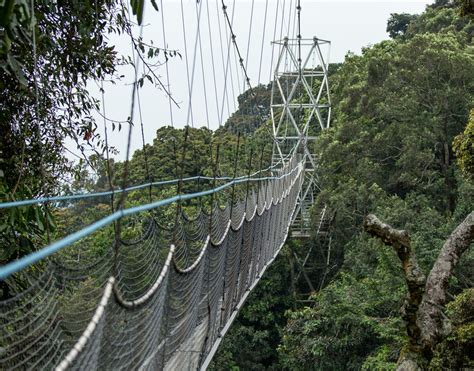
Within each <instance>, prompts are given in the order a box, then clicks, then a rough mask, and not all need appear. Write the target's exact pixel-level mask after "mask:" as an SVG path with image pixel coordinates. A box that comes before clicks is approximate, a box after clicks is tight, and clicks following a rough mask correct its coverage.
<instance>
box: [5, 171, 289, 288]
mask: <svg viewBox="0 0 474 371" xmlns="http://www.w3.org/2000/svg"><path fill="white" fill-rule="evenodd" d="M297 169H298V166H295V168H294V169H292V170H291V171H290V172H289V173H287V174H284V175H282V176H280V177H264V178H248V177H244V178H240V179H235V180H232V181H230V182H228V183H226V184H223V185H221V186H219V187H216V188H213V189H209V190H207V191H201V192H197V193H189V194H180V195H176V196H173V197H170V198H167V199H164V200H159V201H155V202H151V203H148V204H145V205H140V206H135V207H131V208H128V209H121V210H118V211H116V212H114V213H113V214H111V215H109V216H107V217H105V218H102V219H100V220H98V221H96V222H95V223H93V224H91V225H89V226H87V227H85V228H83V229H81V230H79V231H77V232H74V233H72V234H70V235H69V236H67V237H64V238H63V239H61V240H59V241H56V242H54V243H52V244H50V245H49V246H46V247H44V248H42V249H41V250H39V251H36V252H33V253H31V254H29V255H27V256H25V257H23V258H21V259H19V260H16V261H14V262H11V263H8V264H6V265H4V266H2V267H0V280H4V279H6V278H7V277H9V276H10V275H12V274H13V273H16V272H19V271H21V270H23V269H25V268H27V267H28V266H30V265H32V264H34V263H36V262H38V261H40V260H42V259H44V258H47V257H49V256H51V255H53V254H54V253H56V252H57V251H59V250H61V249H64V248H65V247H67V246H69V245H71V244H73V243H74V242H77V241H79V240H80V239H82V238H84V237H87V236H89V235H91V234H92V233H94V232H96V231H97V230H99V229H100V228H102V227H105V226H107V225H109V224H111V223H113V222H115V221H116V220H119V219H120V218H122V217H124V216H129V215H133V214H137V213H140V212H144V211H148V210H152V209H156V208H159V207H162V206H166V205H169V204H172V203H174V202H177V201H186V200H190V199H193V198H198V197H203V196H208V195H211V194H214V193H217V192H220V191H222V190H224V189H226V188H229V187H231V186H232V185H234V184H240V183H246V182H261V181H264V180H276V179H283V178H286V177H287V176H289V175H291V174H292V173H293V172H294V171H295V170H297Z"/></svg>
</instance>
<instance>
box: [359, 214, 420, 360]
mask: <svg viewBox="0 0 474 371" xmlns="http://www.w3.org/2000/svg"><path fill="white" fill-rule="evenodd" d="M364 228H365V230H366V232H367V233H369V234H370V235H372V236H374V237H378V238H380V239H381V240H382V241H383V242H384V243H385V244H386V245H389V246H392V247H393V249H394V250H395V252H396V253H397V255H398V258H399V259H400V261H401V263H402V268H403V271H404V273H405V281H406V283H407V286H408V297H407V300H406V301H405V304H404V306H403V308H402V317H403V319H404V320H405V321H406V323H407V332H408V336H409V338H410V348H411V350H412V351H414V352H415V353H418V352H419V348H420V343H421V342H420V340H421V330H420V328H419V326H418V323H417V312H418V308H419V306H420V303H421V300H422V297H423V292H424V286H425V280H426V278H425V275H424V274H423V272H422V271H421V269H420V268H419V267H418V263H417V262H416V258H415V255H414V254H413V253H412V251H411V246H410V245H411V243H410V236H409V235H408V232H407V231H405V230H400V229H395V228H393V227H391V226H390V225H388V224H385V223H383V222H382V221H381V220H379V219H378V218H377V217H376V216H375V215H373V214H369V215H368V216H367V217H366V218H365V221H364Z"/></svg>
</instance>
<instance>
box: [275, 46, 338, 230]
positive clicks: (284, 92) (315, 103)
mask: <svg viewBox="0 0 474 371" xmlns="http://www.w3.org/2000/svg"><path fill="white" fill-rule="evenodd" d="M273 44H274V45H275V46H276V47H279V49H280V53H279V56H278V60H277V64H276V67H275V72H274V78H273V84H272V95H271V120H272V126H273V136H274V139H275V140H274V144H273V157H272V163H273V165H274V166H275V168H274V169H275V170H278V169H281V167H283V166H284V165H286V164H287V163H288V161H289V160H290V157H291V155H292V154H293V153H299V154H300V155H301V156H303V157H304V158H305V159H306V161H305V164H306V166H305V181H304V184H303V187H302V188H301V192H300V194H299V196H298V204H297V208H296V211H295V213H294V215H293V220H292V236H293V237H309V235H310V230H311V225H310V208H311V205H312V204H313V203H314V198H315V195H316V193H317V191H318V181H317V163H318V159H317V156H316V154H315V149H316V148H315V145H316V143H315V141H316V139H317V137H318V135H319V133H320V132H321V131H322V130H325V129H327V128H328V127H329V123H330V120H331V98H330V95H329V82H328V60H329V51H330V41H327V40H322V39H318V38H317V37H314V38H313V39H301V38H297V39H288V38H285V39H283V40H278V41H274V42H273ZM280 165H281V166H280Z"/></svg>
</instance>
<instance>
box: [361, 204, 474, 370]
mask: <svg viewBox="0 0 474 371" xmlns="http://www.w3.org/2000/svg"><path fill="white" fill-rule="evenodd" d="M364 228H365V230H366V232H367V233H369V234H370V235H372V236H374V237H378V238H380V239H381V240H382V241H383V242H384V243H385V244H386V245H389V246H392V247H393V249H394V250H395V252H396V253H397V255H398V258H399V259H400V261H401V263H402V267H403V271H404V273H405V281H406V283H407V286H408V297H407V299H406V301H405V304H404V306H403V308H402V313H403V314H402V317H403V319H404V320H405V322H406V324H407V325H406V328H407V334H408V338H409V341H408V344H407V345H406V346H405V347H404V349H402V351H401V352H400V356H399V359H398V366H397V370H403V371H412V370H419V369H422V368H424V367H425V366H426V365H427V364H428V363H429V361H430V359H431V356H432V354H433V349H434V347H435V346H436V344H437V343H438V342H439V341H440V340H442V338H443V337H444V336H446V335H447V333H448V332H449V329H450V326H449V324H447V323H446V320H444V318H443V317H444V316H443V313H442V310H443V308H444V304H445V302H446V290H447V288H448V280H449V277H451V275H452V273H453V270H454V267H455V266H456V264H457V263H458V262H459V259H460V257H461V255H462V254H463V253H464V252H465V251H466V250H467V249H468V248H469V246H470V244H471V242H472V240H473V238H474V212H471V213H470V214H469V215H468V216H467V217H466V219H465V220H464V221H463V222H462V223H461V224H460V225H459V226H458V227H457V228H456V229H455V230H454V232H453V233H451V235H450V236H449V238H448V239H447V240H446V242H445V243H444V245H443V248H442V249H441V252H440V254H439V256H438V258H437V260H436V262H435V264H434V266H433V268H432V269H431V272H430V274H429V275H428V278H427V279H425V276H424V274H423V272H422V271H421V269H420V268H419V266H418V264H417V262H416V258H415V254H414V253H413V251H412V250H411V245H410V236H409V235H408V233H407V232H406V231H405V230H398V229H394V228H393V227H391V226H390V225H388V224H385V223H383V222H382V221H380V220H379V219H378V218H377V217H376V216H375V215H372V214H371V215H368V216H367V217H366V219H365V221H364Z"/></svg>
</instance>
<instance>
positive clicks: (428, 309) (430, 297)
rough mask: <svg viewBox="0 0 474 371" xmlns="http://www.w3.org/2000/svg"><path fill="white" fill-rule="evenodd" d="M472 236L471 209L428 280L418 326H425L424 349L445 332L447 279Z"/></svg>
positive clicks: (472, 215)
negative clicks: (444, 312) (444, 311)
mask: <svg viewBox="0 0 474 371" xmlns="http://www.w3.org/2000/svg"><path fill="white" fill-rule="evenodd" d="M473 239H474V212H471V213H470V214H469V215H468V216H467V217H466V219H464V221H463V222H462V223H461V224H459V226H458V227H457V228H456V229H455V230H454V232H453V233H451V235H450V236H449V237H448V239H447V240H446V242H445V243H444V245H443V248H442V249H441V252H440V253H439V256H438V259H436V262H435V264H434V266H433V268H432V269H431V272H430V274H429V275H428V278H427V280H426V286H425V293H424V295H423V300H422V303H421V305H420V309H419V313H418V326H419V327H420V328H421V329H422V334H421V336H422V342H423V346H424V348H425V349H432V348H433V346H434V345H436V343H437V342H438V341H439V340H440V339H441V338H442V337H443V336H444V335H445V334H446V330H447V329H446V326H445V323H446V322H445V321H443V312H442V308H443V307H444V304H445V302H446V290H447V288H448V280H449V277H451V275H452V274H453V270H454V268H455V267H456V265H457V263H458V262H459V259H460V257H461V255H462V254H463V253H464V252H465V251H466V250H467V249H468V248H469V246H470V245H471V243H472V240H473Z"/></svg>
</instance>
